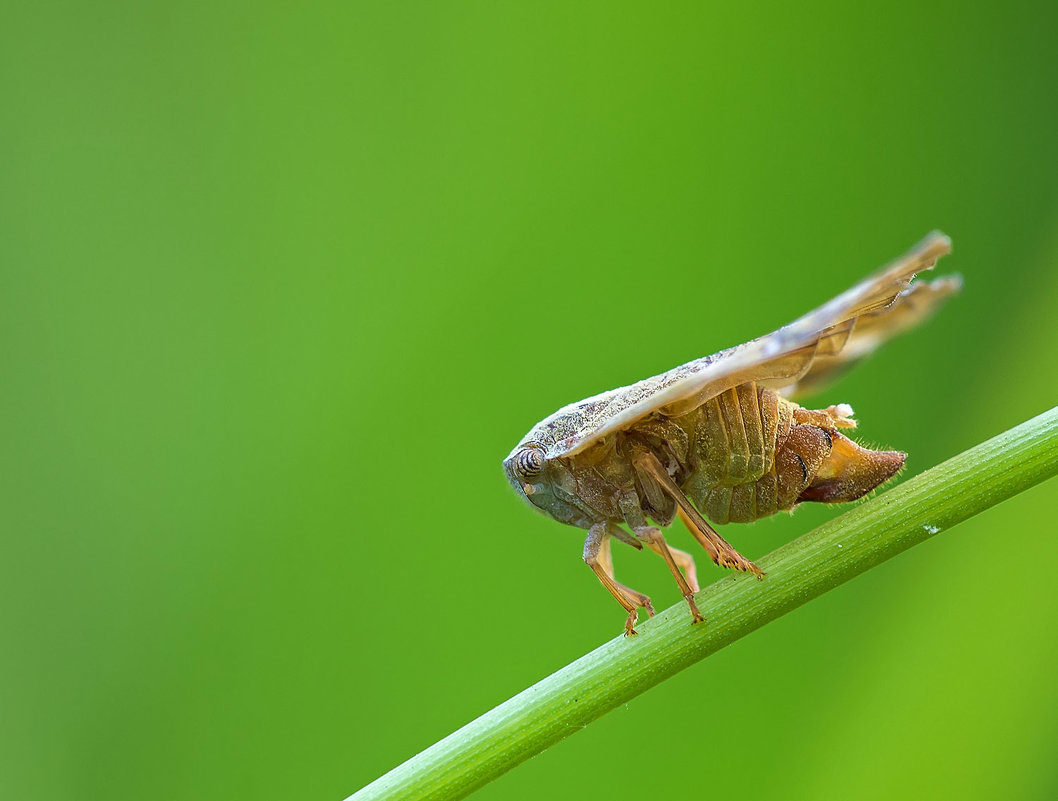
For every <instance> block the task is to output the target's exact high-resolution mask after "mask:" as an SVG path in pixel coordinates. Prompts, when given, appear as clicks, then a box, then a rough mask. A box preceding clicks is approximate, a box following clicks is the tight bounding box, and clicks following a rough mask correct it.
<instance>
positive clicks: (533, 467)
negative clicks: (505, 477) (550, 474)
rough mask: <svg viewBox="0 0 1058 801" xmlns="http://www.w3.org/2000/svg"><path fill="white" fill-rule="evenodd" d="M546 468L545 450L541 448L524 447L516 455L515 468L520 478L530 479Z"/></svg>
mask: <svg viewBox="0 0 1058 801" xmlns="http://www.w3.org/2000/svg"><path fill="white" fill-rule="evenodd" d="M543 469H544V452H543V451H542V450H540V449H539V448H535V447H532V446H530V447H528V448H522V449H521V450H520V451H518V453H516V454H515V456H514V470H515V472H516V473H517V474H518V476H519V477H520V478H523V479H528V478H533V477H534V476H538V475H540V471H541V470H543Z"/></svg>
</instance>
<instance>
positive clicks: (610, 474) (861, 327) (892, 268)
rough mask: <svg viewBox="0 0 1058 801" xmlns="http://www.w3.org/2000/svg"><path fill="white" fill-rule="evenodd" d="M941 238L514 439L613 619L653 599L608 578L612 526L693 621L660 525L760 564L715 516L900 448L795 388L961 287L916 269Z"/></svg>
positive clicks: (842, 480)
mask: <svg viewBox="0 0 1058 801" xmlns="http://www.w3.org/2000/svg"><path fill="white" fill-rule="evenodd" d="M950 248H951V242H950V240H949V239H948V237H946V236H944V235H943V234H940V233H936V232H934V233H932V234H930V235H929V236H927V237H926V238H925V239H924V240H923V241H922V242H920V243H919V244H918V245H917V246H915V247H914V248H913V249H912V250H911V251H910V252H908V253H907V254H905V255H904V256H903V257H901V258H899V259H897V260H896V261H895V262H893V263H892V264H890V265H889V266H887V267H885V268H883V269H881V270H879V271H878V272H876V273H875V274H873V275H871V276H869V277H868V278H866V279H864V280H863V281H861V282H860V283H858V284H856V286H854V287H852V288H851V289H849V290H848V291H846V292H843V293H842V294H840V295H838V296H837V297H835V298H834V299H833V300H830V301H829V302H827V303H825V304H823V305H822V306H820V307H819V308H818V309H816V310H815V311H812V312H809V313H808V314H806V315H805V316H803V317H801V318H799V319H798V320H795V321H794V322H792V323H790V324H789V325H787V326H784V327H782V328H780V329H779V330H777V331H774V332H772V333H770V334H768V335H766V336H763V337H760V338H758V339H754V340H752V341H751V342H747V343H745V344H742V345H736V346H735V347H733V348H728V349H727V350H722V351H720V352H719V353H714V354H713V355H712V356H705V357H704V358H701V359H696V360H695V361H692V362H688V363H687V364H684V365H682V366H680V367H676V368H674V369H672V370H669V371H668V372H667V373H662V374H661V375H658V376H654V377H653V378H647V379H644V380H642V381H639V382H638V383H635V384H632V385H631V386H627V387H620V388H618V389H613V390H610V391H609V392H603V393H602V394H600V395H595V396H594V397H591V398H588V399H586V400H582V401H579V402H577V403H572V404H570V405H568V406H565V407H563V408H562V409H559V410H558V411H557V412H555V413H554V414H552V415H551V416H550V417H548V418H546V419H544V420H542V421H541V422H539V423H537V424H536V425H535V426H534V427H533V428H532V430H531V431H530V432H529V433H528V434H526V435H525V437H524V438H523V439H522V441H521V442H519V443H518V445H517V446H516V447H515V448H514V450H513V451H511V453H510V455H509V456H508V457H507V458H506V459H505V460H504V462H503V468H504V470H505V471H506V473H507V478H508V479H509V480H510V482H511V485H512V486H513V487H514V488H515V490H516V491H517V492H518V494H519V495H521V496H522V497H523V498H524V499H525V500H526V501H527V502H528V503H529V504H531V505H532V506H534V507H536V508H537V509H539V510H542V511H543V512H544V513H546V514H547V515H549V516H551V517H553V518H554V519H556V520H558V521H560V522H562V523H567V524H569V525H571V526H576V527H578V528H582V529H586V530H587V532H588V534H587V539H586V540H585V542H584V561H585V562H587V563H588V566H589V567H591V569H592V570H593V571H594V572H595V575H596V576H598V578H599V581H601V582H602V584H603V586H604V587H606V589H607V590H609V591H610V593H611V594H612V595H613V597H614V598H616V599H617V601H618V603H620V604H621V606H622V607H624V609H625V611H626V612H627V613H628V617H627V620H626V622H625V634H635V628H634V626H635V623H636V619H637V615H638V610H639V609H640V608H642V609H646V611H647V613H648V614H651V615H653V614H654V609H653V607H652V606H651V603H650V598H649V597H648V596H646V595H644V594H643V593H641V592H638V591H636V590H633V589H632V588H631V587H627V586H625V585H624V584H621V583H620V582H618V581H617V579H616V578H615V576H614V571H613V561H612V558H611V554H610V539H611V538H615V539H617V540H620V541H621V542H624V543H626V544H628V545H631V546H632V547H633V548H637V549H640V550H642V548H643V546H644V545H645V546H646V547H647V548H649V549H650V550H652V551H654V552H655V553H657V554H658V555H660V556H661V557H662V558H663V559H664V560H665V562H666V564H667V565H668V568H669V570H670V571H671V572H672V575H673V576H674V577H675V579H676V583H677V584H678V585H679V587H680V591H681V592H682V593H683V597H684V598H685V599H686V600H687V605H688V606H689V607H690V613H691V618H692V622H695V623H697V622H699V621H701V620H702V615H701V612H700V611H699V610H698V607H697V605H696V604H695V601H694V593H695V592H697V591H698V578H697V575H696V572H695V565H694V559H693V557H692V556H691V555H690V554H688V553H685V552H684V551H681V550H678V549H677V548H673V547H671V546H670V545H669V544H668V543H667V542H666V541H665V538H664V536H662V533H661V530H660V529H661V527H664V526H668V525H669V524H671V523H672V521H673V519H674V518H675V517H676V516H677V515H679V517H680V519H681V520H682V521H683V522H684V524H685V525H686V526H687V529H688V530H689V531H690V532H691V534H692V535H693V537H694V538H695V539H696V540H697V541H698V542H699V543H700V544H701V546H702V547H703V548H705V550H706V553H708V554H709V557H710V558H711V559H712V560H713V561H714V562H715V563H716V564H718V565H721V566H723V567H730V568H733V569H735V570H741V571H745V572H749V573H753V574H754V575H756V576H757V577H758V578H763V577H764V573H762V572H761V570H760V569H759V568H758V567H757V566H756V565H755V564H753V562H751V561H750V560H748V559H746V558H745V557H744V556H742V555H741V554H740V553H739V552H738V551H736V550H735V549H734V548H732V547H731V546H730V545H729V544H728V543H727V541H726V540H725V539H724V538H723V537H721V536H720V535H719V534H718V533H717V532H716V530H715V529H714V528H713V525H712V524H717V525H723V524H726V523H749V522H751V521H753V520H758V519H759V518H762V517H768V516H769V515H773V514H775V513H776V512H779V511H789V510H792V509H793V508H794V507H795V506H797V504H799V503H801V502H803V501H819V502H823V503H843V502H847V501H854V500H856V499H858V498H861V497H863V496H864V495H866V494H867V493H869V492H870V491H871V490H873V489H874V488H876V487H878V486H879V485H880V484H882V483H884V482H885V481H886V480H888V479H889V478H891V477H892V476H893V475H895V474H896V473H897V472H898V471H899V470H900V468H901V467H903V465H904V460H905V458H906V454H904V453H901V452H899V451H877V450H871V449H869V448H865V447H863V446H861V445H858V444H857V443H856V442H855V441H854V440H853V439H851V438H850V437H848V436H846V433H845V432H848V431H850V430H851V429H854V428H856V421H855V420H854V419H853V411H852V407H851V406H849V405H848V404H847V403H839V404H836V405H833V406H828V407H827V408H825V409H805V408H802V407H801V406H798V405H797V404H796V403H795V402H794V401H793V399H794V398H796V397H797V396H798V395H801V394H804V393H807V392H816V391H818V390H819V389H820V388H821V387H823V386H824V385H825V384H827V383H829V382H830V381H831V379H833V378H836V377H837V376H838V375H840V374H841V373H843V372H844V371H845V370H847V369H848V368H849V367H850V366H852V365H853V364H855V363H856V362H858V361H860V360H861V359H863V358H864V357H865V356H867V355H868V354H869V353H871V352H872V351H873V350H874V349H875V348H876V347H878V346H879V345H880V344H882V343H883V342H885V341H886V340H887V339H889V338H890V337H893V336H895V335H897V334H899V333H901V332H903V331H906V330H908V329H909V328H912V327H913V326H915V325H917V324H918V323H920V322H922V321H923V320H925V319H926V318H928V317H929V316H930V315H931V314H932V313H933V312H934V311H935V310H936V309H937V307H938V306H939V305H940V304H941V302H943V301H944V299H946V298H947V297H948V296H949V295H951V294H953V293H955V292H957V291H958V290H959V288H960V286H961V281H960V279H959V278H958V276H952V277H946V278H940V279H937V280H934V281H933V282H931V283H924V282H917V283H912V279H913V278H914V277H915V273H918V272H921V271H924V270H930V269H932V268H933V265H934V264H935V263H936V261H937V259H938V258H939V257H940V256H943V255H944V254H945V253H947V252H948V251H949V250H950ZM709 521H712V524H711V523H710V522H709Z"/></svg>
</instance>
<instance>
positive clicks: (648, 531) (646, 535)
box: [636, 526, 705, 623]
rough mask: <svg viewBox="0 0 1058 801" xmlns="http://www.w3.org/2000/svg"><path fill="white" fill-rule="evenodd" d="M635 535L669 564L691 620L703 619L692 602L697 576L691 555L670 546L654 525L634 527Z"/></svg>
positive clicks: (700, 620) (695, 590)
mask: <svg viewBox="0 0 1058 801" xmlns="http://www.w3.org/2000/svg"><path fill="white" fill-rule="evenodd" d="M636 536H637V537H639V539H641V540H642V541H643V543H644V544H645V545H646V546H647V547H648V548H650V550H652V551H653V552H654V553H656V554H659V555H660V556H661V558H662V559H664V560H665V564H667V565H668V566H669V570H671V571H672V575H673V576H675V578H676V583H677V584H679V585H680V592H682V593H683V598H684V600H685V601H687V605H688V606H689V607H690V608H691V617H692V618H694V621H693V622H695V623H701V622H702V621H703V620H705V618H704V617H702V613H701V612H699V611H698V605H697V604H696V603H695V602H694V593H696V592H697V591H698V576H697V575H696V572H695V569H694V560H693V559H692V558H691V555H690V554H689V553H684V552H683V551H680V550H676V549H674V548H670V547H669V544H668V543H667V542H665V537H664V536H662V534H661V531H660V529H657V528H655V527H654V526H640V527H639V528H637V529H636ZM677 554H679V556H677ZM681 567H682V568H683V569H684V570H686V571H687V578H684V577H683V573H681V572H680V568H681Z"/></svg>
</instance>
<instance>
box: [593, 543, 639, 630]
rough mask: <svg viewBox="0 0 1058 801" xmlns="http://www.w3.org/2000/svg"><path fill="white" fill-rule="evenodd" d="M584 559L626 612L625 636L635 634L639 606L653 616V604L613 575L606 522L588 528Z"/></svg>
mask: <svg viewBox="0 0 1058 801" xmlns="http://www.w3.org/2000/svg"><path fill="white" fill-rule="evenodd" d="M584 561H585V562H587V563H588V567H590V568H591V569H592V570H593V571H594V573H595V575H596V576H598V577H599V581H600V582H602V585H603V586H604V587H605V588H606V589H607V590H609V591H610V594H611V595H612V596H613V597H614V598H616V599H617V603H619V604H621V606H622V607H624V609H625V611H626V612H628V620H626V621H625V636H626V637H627V636H628V635H631V634H635V633H636V630H635V628H634V626H635V623H636V617H637V611H636V610H638V609H639V607H643V608H644V609H646V610H647V614H649V615H650V616H651V617H653V616H654V605H653V604H651V603H650V598H649V597H647V596H646V595H643V593H641V592H636V591H635V590H633V589H632V588H631V587H626V586H625V585H624V584H620V583H619V582H618V581H617V580H616V579H614V575H613V558H612V557H611V556H610V532H609V524H608V523H596V524H595V525H594V526H592V527H591V528H590V529H589V530H588V537H587V539H585V540H584Z"/></svg>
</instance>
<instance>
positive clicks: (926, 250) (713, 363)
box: [530, 232, 959, 458]
mask: <svg viewBox="0 0 1058 801" xmlns="http://www.w3.org/2000/svg"><path fill="white" fill-rule="evenodd" d="M950 249H951V241H950V240H949V239H948V237H946V236H944V235H943V234H941V233H939V232H934V233H932V234H930V235H929V236H927V237H926V238H925V239H924V240H922V242H920V243H919V244H918V245H916V246H915V247H914V248H912V249H911V250H910V251H909V252H908V253H906V254H905V255H904V256H902V257H901V258H899V259H897V260H896V261H894V262H893V263H892V264H890V265H888V266H886V267H884V268H882V269H881V270H879V271H878V272H876V273H875V274H874V275H872V276H870V277H868V278H866V279H865V280H863V281H861V282H860V283H859V284H857V285H856V286H854V287H852V288H851V289H849V290H847V291H845V292H843V293H841V294H840V295H838V296H837V297H835V298H833V299H832V300H830V301H828V302H827V303H824V304H823V305H822V306H820V307H819V308H817V309H815V310H814V311H811V312H809V313H808V314H806V315H804V316H803V317H800V318H798V319H797V320H795V321H794V322H792V323H790V324H789V325H786V326H783V327H782V328H780V329H778V330H777V331H774V332H772V333H770V334H767V335H766V336H763V337H759V338H758V339H754V340H752V341H751V342H747V343H745V344H744V345H737V346H736V347H733V348H729V349H727V350H724V351H721V352H719V353H716V354H713V355H712V356H706V357H704V358H701V359H696V360H695V361H692V362H688V363H687V364H684V365H681V366H680V367H676V368H674V369H672V370H670V371H668V372H667V373H662V374H661V375H658V376H654V377H653V378H648V379H645V380H643V381H640V382H638V383H636V384H632V385H631V386H627V387H622V388H620V389H615V390H611V391H610V392H605V393H603V394H601V395H597V396H595V397H594V398H590V399H588V400H586V401H581V402H580V403H579V404H571V405H570V406H567V407H565V408H564V409H562V410H560V411H558V412H556V413H555V414H554V415H552V416H551V417H550V418H548V419H547V420H545V421H543V422H541V423H540V424H539V425H538V426H537V427H536V428H535V429H534V432H536V433H538V434H540V435H542V434H544V433H546V432H547V431H548V430H550V431H552V432H554V433H556V434H558V436H555V437H549V438H548V439H551V440H552V441H551V442H550V443H549V447H548V457H550V458H553V457H556V456H571V455H573V454H575V453H577V452H579V451H582V450H584V449H585V448H587V447H589V446H590V445H592V444H593V443H594V442H597V441H598V440H599V439H601V438H602V437H605V436H606V435H607V434H609V433H611V432H613V431H617V430H620V429H622V428H626V427H628V426H630V425H631V424H632V423H634V422H635V421H636V420H638V419H640V418H642V417H645V416H646V415H648V414H651V413H652V412H661V413H664V414H670V415H675V414H681V413H682V412H684V411H689V410H690V409H693V408H695V407H696V406H698V405H700V404H701V403H704V402H705V401H706V400H708V399H709V398H711V397H713V396H715V395H718V394H719V393H721V392H723V391H724V390H725V389H728V388H729V387H732V386H737V385H738V384H742V383H745V382H747V381H756V382H759V383H762V384H764V385H766V386H769V387H771V388H774V389H781V390H783V391H784V393H787V394H789V393H791V392H794V391H798V392H801V391H803V390H806V389H808V388H811V389H813V390H814V389H816V388H817V387H819V386H821V385H822V384H823V383H824V382H825V381H828V380H829V379H830V378H832V377H836V376H837V375H838V374H840V372H842V370H843V369H844V368H846V367H848V366H850V365H851V364H852V363H853V362H855V361H857V360H858V359H861V358H863V357H864V356H866V355H867V353H869V352H870V351H872V350H873V349H874V348H875V347H877V346H878V345H879V344H881V343H882V342H883V341H885V340H886V339H888V338H889V337H891V336H893V335H895V334H897V333H899V332H900V331H903V330H906V328H909V327H911V326H912V325H915V324H917V323H918V322H920V321H921V320H922V319H924V318H925V317H926V316H928V315H929V314H930V313H931V312H932V311H933V309H934V308H935V307H936V305H937V303H938V302H939V301H940V300H943V298H944V297H947V296H948V295H950V294H951V293H952V292H953V291H955V290H956V289H958V286H959V283H958V279H946V280H943V281H939V282H934V284H925V285H921V286H922V287H923V288H921V289H917V288H916V289H914V290H912V289H909V287H910V285H911V280H912V279H913V278H914V277H915V274H916V273H918V272H922V271H924V270H930V269H932V268H933V266H934V264H936V261H937V259H938V258H940V257H941V256H943V255H944V254H945V253H947V252H948V251H949V250H950ZM931 287H933V288H932V289H931ZM861 322H863V323H865V324H864V325H859V323H861ZM817 365H818V368H817ZM534 432H531V433H530V436H533V435H534ZM541 438H543V437H541Z"/></svg>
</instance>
